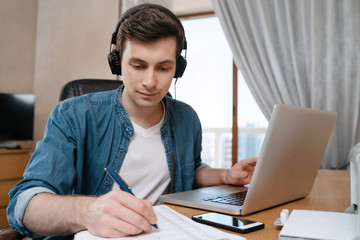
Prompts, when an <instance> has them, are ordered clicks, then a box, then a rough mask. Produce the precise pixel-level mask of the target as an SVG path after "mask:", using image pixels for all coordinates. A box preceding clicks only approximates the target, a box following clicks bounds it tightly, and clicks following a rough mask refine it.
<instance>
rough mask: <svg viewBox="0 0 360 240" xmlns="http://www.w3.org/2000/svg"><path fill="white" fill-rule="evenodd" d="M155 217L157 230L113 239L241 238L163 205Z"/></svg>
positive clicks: (85, 237)
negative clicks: (195, 220) (193, 219)
mask: <svg viewBox="0 0 360 240" xmlns="http://www.w3.org/2000/svg"><path fill="white" fill-rule="evenodd" d="M154 211H155V213H156V215H157V219H158V221H157V223H156V224H157V225H158V227H159V229H152V230H151V231H150V232H147V233H143V234H139V235H136V236H131V237H123V238H113V239H112V240H120V239H143V240H155V239H156V240H160V239H166V240H168V239H171V240H184V239H186V240H201V239H203V240H211V239H214V240H238V239H245V238H243V237H240V236H237V235H234V234H229V233H226V232H223V231H220V230H217V229H215V228H213V227H210V226H207V225H203V224H200V223H197V222H194V221H192V220H191V219H189V218H187V217H185V216H184V215H181V214H179V213H178V212H176V211H174V210H172V209H171V208H169V207H167V206H165V205H159V206H155V207H154ZM105 239H107V240H109V238H100V237H96V236H94V235H92V234H91V233H89V232H88V231H83V232H79V233H77V234H76V235H75V240H105Z"/></svg>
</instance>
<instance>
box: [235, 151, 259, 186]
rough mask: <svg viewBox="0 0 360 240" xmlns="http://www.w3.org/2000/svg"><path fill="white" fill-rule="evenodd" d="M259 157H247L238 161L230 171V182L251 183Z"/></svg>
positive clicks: (238, 183) (237, 183)
mask: <svg viewBox="0 0 360 240" xmlns="http://www.w3.org/2000/svg"><path fill="white" fill-rule="evenodd" d="M256 162H257V158H256V157H252V158H247V159H243V160H241V161H240V162H238V163H236V164H235V165H234V166H233V167H232V168H231V169H230V171H229V177H230V179H229V182H230V183H231V184H236V185H246V184H249V183H250V181H251V179H252V176H253V173H254V170H255V166H256Z"/></svg>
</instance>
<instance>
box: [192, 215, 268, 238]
mask: <svg viewBox="0 0 360 240" xmlns="http://www.w3.org/2000/svg"><path fill="white" fill-rule="evenodd" d="M191 219H192V220H194V221H196V222H199V223H204V224H207V225H211V226H214V227H219V228H223V229H226V230H230V231H234V232H239V233H249V232H253V231H256V230H260V229H263V228H264V227H265V224H264V223H262V222H257V221H252V220H248V219H244V218H238V217H233V216H230V215H225V214H221V213H213V212H212V213H204V214H199V215H194V216H192V217H191Z"/></svg>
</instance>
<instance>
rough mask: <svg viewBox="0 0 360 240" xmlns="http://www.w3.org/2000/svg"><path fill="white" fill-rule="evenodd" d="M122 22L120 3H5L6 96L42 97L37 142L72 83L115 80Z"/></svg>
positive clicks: (1, 12) (0, 85) (2, 80)
mask: <svg viewBox="0 0 360 240" xmlns="http://www.w3.org/2000/svg"><path fill="white" fill-rule="evenodd" d="M118 17H119V0H106V1H99V0H76V1H73V0H61V1H58V0H27V1H24V0H1V1H0V32H1V35H0V55H1V57H0V92H14V93H15V92H19V93H20V92H21V93H22V92H29V93H32V92H33V93H35V94H36V106H35V141H37V140H39V139H41V138H42V136H43V132H44V128H45V124H46V121H47V119H48V117H49V114H50V113H51V110H52V109H53V108H54V107H55V105H56V104H57V103H58V98H59V93H60V90H61V87H62V86H63V85H64V84H65V83H66V82H69V81H71V80H74V79H78V78H108V79H115V76H113V75H112V74H111V72H110V69H109V67H108V64H107V54H108V52H109V45H110V37H111V34H112V32H113V31H114V29H115V26H116V23H117V20H118ZM5 33H6V34H5ZM24 144H25V145H28V143H20V145H24Z"/></svg>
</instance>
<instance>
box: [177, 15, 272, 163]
mask: <svg viewBox="0 0 360 240" xmlns="http://www.w3.org/2000/svg"><path fill="white" fill-rule="evenodd" d="M182 23H183V25H184V28H185V33H186V39H187V42H188V49H187V52H186V59H187V63H188V64H187V68H186V70H185V73H184V75H183V77H182V78H181V79H179V80H178V83H177V84H176V93H175V88H174V84H173V85H172V87H171V89H170V93H171V94H172V95H173V96H174V97H175V96H176V98H177V99H178V100H181V101H183V102H186V103H188V104H189V105H191V106H192V107H193V108H194V109H195V111H196V112H197V114H198V115H199V118H200V121H201V124H202V128H203V143H202V146H203V151H202V159H203V161H204V162H206V163H208V164H209V165H210V166H213V167H230V166H231V158H232V157H231V154H232V153H231V146H232V133H231V129H232V110H233V109H232V108H233V100H232V99H233V96H232V86H233V85H232V82H233V74H232V73H233V56H232V53H231V50H230V47H229V45H228V43H227V40H226V38H225V35H224V33H223V31H222V28H221V25H220V22H219V20H218V18H217V17H206V18H198V19H191V20H183V21H182ZM238 75H239V76H241V74H238ZM238 85H239V98H238V99H239V103H238V105H239V109H238V112H239V116H238V118H239V123H238V124H239V138H238V140H239V144H238V146H239V150H238V152H239V158H238V159H242V158H245V157H250V156H254V155H252V154H255V156H257V155H258V149H259V146H261V144H262V138H263V135H264V132H265V130H264V127H266V120H264V117H263V116H262V118H261V115H262V113H261V111H260V110H259V108H258V106H257V105H256V103H255V101H254V100H253V98H252V96H251V94H250V92H249V90H248V88H247V86H246V84H245V82H244V81H243V82H241V78H240V77H239V84H238ZM242 103H245V104H242ZM249 109H251V111H249ZM256 109H257V110H256ZM248 115H251V116H248ZM258 127H261V128H262V129H260V131H262V132H261V133H260V135H259V133H258V132H259V129H255V128H258ZM244 131H245V132H244ZM261 136H262V137H261Z"/></svg>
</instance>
